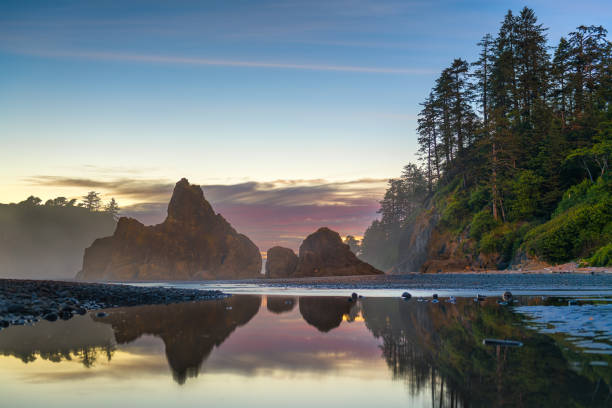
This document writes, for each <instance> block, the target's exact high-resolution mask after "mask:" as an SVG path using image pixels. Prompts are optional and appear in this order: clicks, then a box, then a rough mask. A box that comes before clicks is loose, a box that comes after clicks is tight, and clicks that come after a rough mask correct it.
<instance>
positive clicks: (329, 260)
mask: <svg viewBox="0 0 612 408" xmlns="http://www.w3.org/2000/svg"><path fill="white" fill-rule="evenodd" d="M380 274H383V272H382V271H380V270H378V269H376V268H374V267H373V266H372V265H370V264H368V263H366V262H363V261H362V260H360V259H358V258H357V256H355V254H354V253H353V252H352V251H351V249H350V248H349V246H348V245H346V244H345V243H343V242H342V238H340V234H338V233H337V232H335V231H332V230H330V229H329V228H325V227H323V228H319V229H318V230H317V231H316V232H315V233H313V234H310V235H309V236H308V237H306V239H305V240H304V242H302V245H300V252H299V258H298V266H297V269H296V271H295V274H294V277H306V276H315V277H318V276H351V275H380Z"/></svg>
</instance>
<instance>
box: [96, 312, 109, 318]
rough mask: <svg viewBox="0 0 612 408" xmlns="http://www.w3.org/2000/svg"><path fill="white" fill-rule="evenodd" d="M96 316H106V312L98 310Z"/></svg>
mask: <svg viewBox="0 0 612 408" xmlns="http://www.w3.org/2000/svg"><path fill="white" fill-rule="evenodd" d="M96 316H97V317H106V316H108V313H105V312H98V313H96Z"/></svg>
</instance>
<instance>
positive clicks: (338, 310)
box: [299, 296, 355, 333]
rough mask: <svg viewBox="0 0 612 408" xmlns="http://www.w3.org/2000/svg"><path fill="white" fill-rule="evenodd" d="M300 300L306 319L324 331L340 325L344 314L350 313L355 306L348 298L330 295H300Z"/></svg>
mask: <svg viewBox="0 0 612 408" xmlns="http://www.w3.org/2000/svg"><path fill="white" fill-rule="evenodd" d="M299 302H300V314H301V315H302V317H303V318H304V320H306V322H307V323H308V324H310V325H311V326H314V327H316V328H317V329H318V330H319V331H321V332H323V333H327V332H328V331H330V330H331V329H335V328H336V327H338V326H340V323H342V316H344V315H350V312H351V308H352V307H353V306H355V303H353V302H348V301H347V300H346V298H337V297H328V296H320V297H314V296H304V297H300V299H299Z"/></svg>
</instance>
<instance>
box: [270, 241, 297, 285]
mask: <svg viewBox="0 0 612 408" xmlns="http://www.w3.org/2000/svg"><path fill="white" fill-rule="evenodd" d="M297 264H298V257H297V255H296V254H295V252H293V250H292V249H291V248H284V247H281V246H275V247H272V248H270V249H268V253H267V255H266V276H267V277H269V278H289V277H291V276H293V274H294V272H295V269H296V268H297Z"/></svg>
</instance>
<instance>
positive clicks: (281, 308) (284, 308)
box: [266, 296, 297, 314]
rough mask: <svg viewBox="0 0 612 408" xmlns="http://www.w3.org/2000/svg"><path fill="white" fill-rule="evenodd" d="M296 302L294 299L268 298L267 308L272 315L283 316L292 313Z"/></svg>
mask: <svg viewBox="0 0 612 408" xmlns="http://www.w3.org/2000/svg"><path fill="white" fill-rule="evenodd" d="M296 302H297V301H296V299H295V298H294V297H287V296H269V297H268V298H267V303H266V307H267V308H268V310H269V311H270V312H272V313H276V314H281V313H286V312H290V311H292V310H293V308H294V307H295V304H296Z"/></svg>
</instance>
